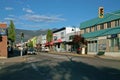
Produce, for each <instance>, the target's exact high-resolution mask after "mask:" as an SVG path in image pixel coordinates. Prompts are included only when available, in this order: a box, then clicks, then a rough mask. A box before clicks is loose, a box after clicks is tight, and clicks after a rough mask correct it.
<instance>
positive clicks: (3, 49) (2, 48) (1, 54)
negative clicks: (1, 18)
mask: <svg viewBox="0 0 120 80" xmlns="http://www.w3.org/2000/svg"><path fill="white" fill-rule="evenodd" d="M0 28H7V24H5V23H0ZM7 57H8V53H7V36H2V41H1V42H0V58H7Z"/></svg>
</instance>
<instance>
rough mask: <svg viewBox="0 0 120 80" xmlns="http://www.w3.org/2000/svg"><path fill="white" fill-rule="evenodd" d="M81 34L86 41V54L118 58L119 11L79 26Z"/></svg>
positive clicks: (119, 47)
mask: <svg viewBox="0 0 120 80" xmlns="http://www.w3.org/2000/svg"><path fill="white" fill-rule="evenodd" d="M80 29H81V34H82V36H83V37H84V38H85V39H86V40H87V41H88V45H87V53H88V54H97V53H98V52H99V51H104V52H105V55H111V56H120V10H119V11H115V12H111V13H107V14H105V15H104V18H98V17H97V18H94V19H91V20H88V21H85V22H83V23H81V24H80Z"/></svg>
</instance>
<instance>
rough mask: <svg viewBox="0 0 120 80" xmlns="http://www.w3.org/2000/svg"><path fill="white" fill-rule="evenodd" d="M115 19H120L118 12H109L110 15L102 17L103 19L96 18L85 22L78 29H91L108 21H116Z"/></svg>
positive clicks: (119, 11) (119, 12)
mask: <svg viewBox="0 0 120 80" xmlns="http://www.w3.org/2000/svg"><path fill="white" fill-rule="evenodd" d="M117 19H120V10H118V11H115V12H111V13H107V14H105V15H104V18H99V17H97V18H94V19H91V20H88V21H85V22H83V23H81V24H80V29H84V28H87V27H91V26H94V25H98V24H101V23H105V22H109V21H112V20H117Z"/></svg>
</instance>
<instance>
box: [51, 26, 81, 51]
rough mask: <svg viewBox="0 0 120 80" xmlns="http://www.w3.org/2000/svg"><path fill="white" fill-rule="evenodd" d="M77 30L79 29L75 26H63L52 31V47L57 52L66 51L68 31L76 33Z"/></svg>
mask: <svg viewBox="0 0 120 80" xmlns="http://www.w3.org/2000/svg"><path fill="white" fill-rule="evenodd" d="M77 31H80V29H79V28H75V27H63V28H60V29H58V30H55V31H53V42H54V49H55V50H56V51H58V52H60V51H62V52H64V51H67V50H68V47H67V46H66V45H67V36H68V34H69V33H76V32H77Z"/></svg>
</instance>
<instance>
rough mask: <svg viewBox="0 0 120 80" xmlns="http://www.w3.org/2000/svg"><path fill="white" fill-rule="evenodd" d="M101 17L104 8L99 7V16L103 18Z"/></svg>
mask: <svg viewBox="0 0 120 80" xmlns="http://www.w3.org/2000/svg"><path fill="white" fill-rule="evenodd" d="M103 17H104V8H103V7H99V18H103Z"/></svg>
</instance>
